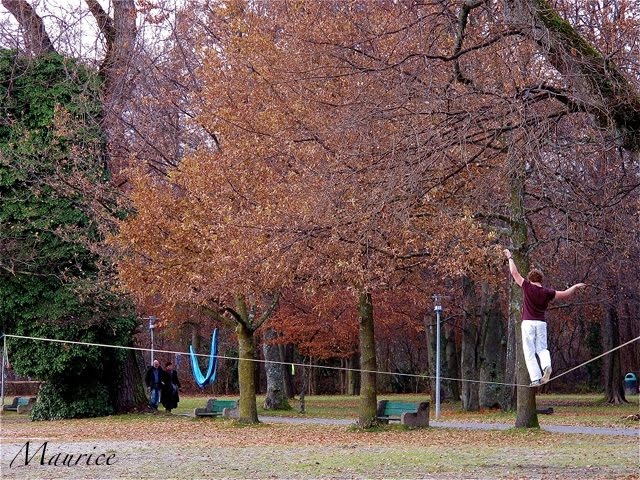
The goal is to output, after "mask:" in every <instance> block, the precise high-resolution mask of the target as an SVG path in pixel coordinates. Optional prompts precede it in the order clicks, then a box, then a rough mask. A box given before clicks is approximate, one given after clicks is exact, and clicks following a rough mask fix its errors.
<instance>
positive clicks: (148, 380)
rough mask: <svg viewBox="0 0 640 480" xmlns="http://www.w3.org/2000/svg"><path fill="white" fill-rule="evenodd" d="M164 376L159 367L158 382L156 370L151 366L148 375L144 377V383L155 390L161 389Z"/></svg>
mask: <svg viewBox="0 0 640 480" xmlns="http://www.w3.org/2000/svg"><path fill="white" fill-rule="evenodd" d="M163 376H164V370H162V367H158V380H157V381H156V379H155V375H154V368H153V366H151V367H149V368H148V369H147V374H146V375H145V377H144V383H145V385H146V386H147V387H149V388H153V389H157V388H161V387H162V379H163Z"/></svg>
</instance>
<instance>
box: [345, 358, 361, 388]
mask: <svg viewBox="0 0 640 480" xmlns="http://www.w3.org/2000/svg"><path fill="white" fill-rule="evenodd" d="M347 368H348V369H349V370H347V395H358V394H359V393H360V372H359V370H360V357H359V356H358V355H357V354H354V355H353V356H351V357H349V358H348V359H347Z"/></svg>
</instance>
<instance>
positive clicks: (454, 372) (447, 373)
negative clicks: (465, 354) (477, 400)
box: [442, 322, 460, 402]
mask: <svg viewBox="0 0 640 480" xmlns="http://www.w3.org/2000/svg"><path fill="white" fill-rule="evenodd" d="M442 333H443V335H444V341H443V342H442V346H443V347H444V354H445V355H444V361H443V362H442V376H443V377H449V378H460V374H459V368H458V363H459V362H458V348H457V347H456V336H455V328H454V327H453V325H451V324H450V323H448V322H447V323H444V324H443V325H442ZM442 388H443V389H445V391H446V392H447V393H446V395H445V398H447V399H449V400H451V401H452V402H457V401H458V399H459V398H460V382H458V381H457V380H443V381H442Z"/></svg>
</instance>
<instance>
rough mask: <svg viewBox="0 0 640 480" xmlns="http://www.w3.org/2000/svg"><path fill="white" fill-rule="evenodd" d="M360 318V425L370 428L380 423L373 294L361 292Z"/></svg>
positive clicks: (359, 303) (359, 300) (359, 302)
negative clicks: (378, 415) (378, 416)
mask: <svg viewBox="0 0 640 480" xmlns="http://www.w3.org/2000/svg"><path fill="white" fill-rule="evenodd" d="M358 318H359V336H360V365H361V367H362V370H363V372H362V373H361V375H360V379H361V382H362V383H361V386H360V409H359V412H358V425H359V426H360V427H361V428H370V427H373V426H375V425H377V424H378V418H377V414H376V413H377V406H378V405H377V384H376V374H375V373H373V372H375V371H377V370H378V367H377V362H376V343H375V330H374V322H373V303H372V301H371V294H370V293H368V292H364V291H363V292H360V295H359V298H358Z"/></svg>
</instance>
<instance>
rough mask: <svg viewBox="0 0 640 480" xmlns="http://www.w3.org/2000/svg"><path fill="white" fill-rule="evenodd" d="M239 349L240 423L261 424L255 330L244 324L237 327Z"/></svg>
mask: <svg viewBox="0 0 640 480" xmlns="http://www.w3.org/2000/svg"><path fill="white" fill-rule="evenodd" d="M236 333H237V335H238V347H239V355H238V356H239V362H238V383H239V385H240V405H239V414H240V415H239V418H238V422H240V423H247V424H254V423H259V420H258V407H257V405H256V375H255V345H254V341H253V334H254V332H253V330H250V329H249V328H248V327H247V326H246V325H245V324H244V323H238V324H237V326H236Z"/></svg>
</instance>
